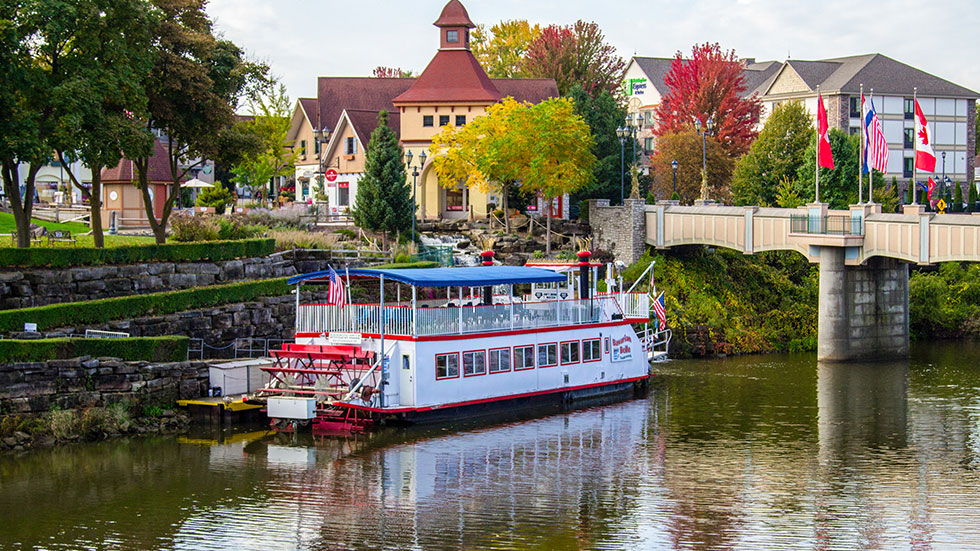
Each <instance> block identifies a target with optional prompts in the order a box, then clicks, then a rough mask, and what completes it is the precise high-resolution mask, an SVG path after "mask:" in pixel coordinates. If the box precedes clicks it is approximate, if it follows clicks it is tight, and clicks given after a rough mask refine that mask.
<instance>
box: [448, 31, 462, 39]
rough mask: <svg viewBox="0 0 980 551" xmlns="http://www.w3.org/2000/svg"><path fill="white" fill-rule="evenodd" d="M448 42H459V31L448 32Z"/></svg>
mask: <svg viewBox="0 0 980 551" xmlns="http://www.w3.org/2000/svg"><path fill="white" fill-rule="evenodd" d="M446 42H459V31H446Z"/></svg>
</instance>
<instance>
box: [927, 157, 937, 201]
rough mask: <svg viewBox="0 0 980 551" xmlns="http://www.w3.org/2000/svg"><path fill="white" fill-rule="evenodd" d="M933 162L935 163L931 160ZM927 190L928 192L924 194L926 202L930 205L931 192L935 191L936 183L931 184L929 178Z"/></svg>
mask: <svg viewBox="0 0 980 551" xmlns="http://www.w3.org/2000/svg"><path fill="white" fill-rule="evenodd" d="M933 162H935V159H933ZM927 189H928V192H927V193H926V201H929V202H930V203H931V202H932V191H933V190H934V189H936V182H933V181H932V178H929V187H928V188H927Z"/></svg>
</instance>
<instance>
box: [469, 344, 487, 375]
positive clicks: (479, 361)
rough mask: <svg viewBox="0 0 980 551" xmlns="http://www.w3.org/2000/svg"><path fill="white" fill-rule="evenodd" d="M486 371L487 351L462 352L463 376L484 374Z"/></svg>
mask: <svg viewBox="0 0 980 551" xmlns="http://www.w3.org/2000/svg"><path fill="white" fill-rule="evenodd" d="M486 373H487V351H486V350H474V351H472V352H463V376H464V377H469V376H471V375H485V374H486Z"/></svg>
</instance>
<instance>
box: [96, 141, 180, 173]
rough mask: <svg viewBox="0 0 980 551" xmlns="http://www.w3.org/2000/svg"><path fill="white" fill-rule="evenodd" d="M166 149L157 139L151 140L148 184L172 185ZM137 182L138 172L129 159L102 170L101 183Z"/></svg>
mask: <svg viewBox="0 0 980 551" xmlns="http://www.w3.org/2000/svg"><path fill="white" fill-rule="evenodd" d="M167 157H168V155H167V148H166V147H164V145H163V144H162V143H160V140H159V139H154V140H153V156H152V157H150V162H149V167H148V170H147V180H148V181H149V182H150V183H165V184H170V183H173V176H172V175H171V174H170V160H169V159H168V158H167ZM137 180H139V172H137V170H136V166H135V163H133V161H130V160H129V159H123V160H121V161H119V164H118V165H116V166H114V167H112V168H104V169H102V183H103V184H112V183H125V184H128V183H131V182H135V181H137Z"/></svg>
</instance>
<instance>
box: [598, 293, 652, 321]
mask: <svg viewBox="0 0 980 551" xmlns="http://www.w3.org/2000/svg"><path fill="white" fill-rule="evenodd" d="M597 298H614V299H616V301H617V302H619V307H620V308H622V309H623V315H624V316H626V318H627V319H636V318H644V319H645V318H649V317H650V295H648V294H646V293H610V294H605V295H599V296H598V297H597Z"/></svg>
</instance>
